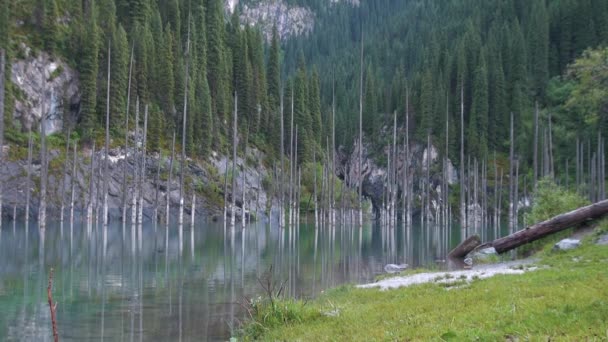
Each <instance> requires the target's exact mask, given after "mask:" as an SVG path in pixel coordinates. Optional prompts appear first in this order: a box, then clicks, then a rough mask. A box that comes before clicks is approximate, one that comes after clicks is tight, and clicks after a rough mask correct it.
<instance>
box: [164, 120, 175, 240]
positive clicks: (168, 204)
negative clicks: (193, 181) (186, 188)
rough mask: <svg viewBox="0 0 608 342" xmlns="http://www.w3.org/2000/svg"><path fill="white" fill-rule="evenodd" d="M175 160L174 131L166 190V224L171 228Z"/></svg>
mask: <svg viewBox="0 0 608 342" xmlns="http://www.w3.org/2000/svg"><path fill="white" fill-rule="evenodd" d="M174 159H175V131H173V140H172V142H171V160H170V161H169V178H167V189H166V190H165V195H166V201H165V205H166V208H165V224H166V226H167V228H168V227H169V221H170V220H171V181H172V178H173V160H174Z"/></svg>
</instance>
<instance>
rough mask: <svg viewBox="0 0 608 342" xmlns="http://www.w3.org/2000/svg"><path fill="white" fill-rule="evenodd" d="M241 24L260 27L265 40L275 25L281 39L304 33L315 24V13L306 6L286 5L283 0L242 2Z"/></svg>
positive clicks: (270, 34) (268, 37) (268, 38)
mask: <svg viewBox="0 0 608 342" xmlns="http://www.w3.org/2000/svg"><path fill="white" fill-rule="evenodd" d="M240 18H241V22H242V23H243V24H249V25H256V26H259V27H261V29H262V32H264V35H265V36H266V39H267V40H270V38H271V37H272V28H273V26H275V25H276V27H277V30H278V32H279V36H280V37H281V39H288V38H289V37H292V36H300V35H306V34H308V33H310V32H311V31H312V30H313V28H314V25H315V14H314V13H313V12H312V11H311V10H310V9H308V8H306V7H300V6H295V5H288V4H287V3H285V2H284V1H283V0H267V1H260V2H256V3H252V4H244V5H243V9H242V12H241V16H240Z"/></svg>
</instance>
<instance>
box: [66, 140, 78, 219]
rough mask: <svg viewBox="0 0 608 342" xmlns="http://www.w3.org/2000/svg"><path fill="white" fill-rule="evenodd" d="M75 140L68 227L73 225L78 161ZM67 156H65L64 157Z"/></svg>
mask: <svg viewBox="0 0 608 342" xmlns="http://www.w3.org/2000/svg"><path fill="white" fill-rule="evenodd" d="M77 148H78V147H77V142H75V141H74V159H73V161H72V185H71V188H72V189H71V190H72V191H71V195H70V227H72V226H73V224H74V199H75V198H74V197H75V192H76V191H75V190H76V176H77V175H76V163H77V162H78V160H77V159H76V157H77V153H76V152H77ZM66 158H67V157H66Z"/></svg>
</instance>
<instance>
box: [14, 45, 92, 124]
mask: <svg viewBox="0 0 608 342" xmlns="http://www.w3.org/2000/svg"><path fill="white" fill-rule="evenodd" d="M20 48H21V50H22V52H23V54H24V55H25V58H24V59H20V60H16V61H15V62H14V63H13V65H12V66H11V73H12V74H11V81H12V82H13V84H14V85H15V86H16V87H17V89H18V91H19V92H20V93H21V94H20V96H17V97H16V98H17V99H16V101H15V112H14V113H13V119H14V121H15V124H16V126H17V127H21V130H22V131H24V132H26V131H27V130H28V129H29V128H32V130H39V129H40V127H39V126H40V119H41V117H42V110H43V108H44V112H45V114H46V118H47V119H46V122H45V124H46V127H45V128H46V133H47V135H50V134H53V133H56V132H58V131H60V130H62V129H63V125H64V119H66V118H67V119H69V120H72V122H75V120H76V118H77V116H78V113H79V107H80V91H79V82H78V73H77V72H76V71H75V70H73V69H72V68H70V67H69V66H68V65H67V64H66V63H65V62H63V61H61V60H57V59H54V58H52V57H51V56H49V55H48V54H47V53H46V52H39V53H38V54H37V55H35V54H34V53H33V52H32V51H31V49H30V48H29V47H27V46H25V45H23V44H22V45H21V47H20Z"/></svg>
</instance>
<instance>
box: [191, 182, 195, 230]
mask: <svg viewBox="0 0 608 342" xmlns="http://www.w3.org/2000/svg"><path fill="white" fill-rule="evenodd" d="M195 218H196V192H194V191H192V212H191V213H190V229H194V219H195Z"/></svg>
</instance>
